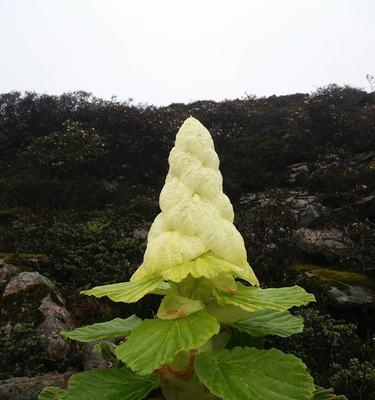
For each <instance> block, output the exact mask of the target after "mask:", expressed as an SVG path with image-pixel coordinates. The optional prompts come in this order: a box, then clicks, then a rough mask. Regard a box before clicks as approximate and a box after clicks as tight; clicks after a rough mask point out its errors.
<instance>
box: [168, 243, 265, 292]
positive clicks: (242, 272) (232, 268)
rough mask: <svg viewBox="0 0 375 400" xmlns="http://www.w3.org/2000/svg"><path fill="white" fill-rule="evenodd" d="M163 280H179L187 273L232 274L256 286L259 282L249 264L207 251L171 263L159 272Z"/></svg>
mask: <svg viewBox="0 0 375 400" xmlns="http://www.w3.org/2000/svg"><path fill="white" fill-rule="evenodd" d="M161 273H162V275H163V278H164V279H165V280H170V281H173V282H181V281H182V280H183V279H185V278H186V277H187V276H188V275H189V274H190V275H191V276H192V277H194V278H202V277H203V278H207V279H212V280H213V279H215V278H218V277H219V276H221V275H225V274H233V275H235V276H237V277H239V278H243V279H245V280H247V281H249V282H250V283H251V284H253V285H255V286H258V285H259V282H258V280H257V278H256V276H255V274H254V272H253V270H252V269H251V267H250V266H249V265H245V266H242V267H239V266H237V265H234V264H232V263H230V262H229V261H226V260H224V259H222V258H220V257H218V256H216V255H215V254H213V253H212V252H210V251H209V252H207V253H205V254H203V255H201V256H199V257H196V258H195V259H194V260H191V261H186V262H184V263H181V264H176V265H173V266H171V267H169V268H166V269H163V271H162V272H161Z"/></svg>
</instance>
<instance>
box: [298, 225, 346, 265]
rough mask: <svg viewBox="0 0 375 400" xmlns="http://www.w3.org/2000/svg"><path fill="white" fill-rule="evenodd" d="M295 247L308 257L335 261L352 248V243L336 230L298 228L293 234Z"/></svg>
mask: <svg viewBox="0 0 375 400" xmlns="http://www.w3.org/2000/svg"><path fill="white" fill-rule="evenodd" d="M295 236H296V245H297V247H298V248H299V249H300V250H302V251H303V252H304V253H306V254H308V255H310V256H318V257H324V258H325V259H327V260H335V259H337V258H339V257H342V256H343V255H344V254H346V252H347V251H348V250H349V249H350V248H352V247H353V242H352V241H351V240H350V239H349V238H348V237H347V236H346V235H345V233H344V232H342V231H341V230H339V229H337V228H330V229H316V230H315V229H309V228H300V229H298V230H297V231H296V232H295Z"/></svg>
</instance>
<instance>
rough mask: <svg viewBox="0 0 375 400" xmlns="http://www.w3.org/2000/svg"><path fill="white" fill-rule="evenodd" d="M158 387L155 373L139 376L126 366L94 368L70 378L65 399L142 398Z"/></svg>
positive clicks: (121, 399) (126, 399)
mask: <svg viewBox="0 0 375 400" xmlns="http://www.w3.org/2000/svg"><path fill="white" fill-rule="evenodd" d="M157 387H159V379H158V378H157V377H156V376H155V375H149V376H139V375H136V374H134V373H133V372H132V371H130V370H129V369H128V368H125V367H124V368H111V369H93V370H91V371H86V372H81V373H79V374H75V375H73V376H72V377H71V378H70V379H69V383H68V389H67V390H66V391H64V397H63V400H141V399H144V398H145V397H146V396H147V394H148V393H150V392H151V391H152V390H153V389H155V388H157Z"/></svg>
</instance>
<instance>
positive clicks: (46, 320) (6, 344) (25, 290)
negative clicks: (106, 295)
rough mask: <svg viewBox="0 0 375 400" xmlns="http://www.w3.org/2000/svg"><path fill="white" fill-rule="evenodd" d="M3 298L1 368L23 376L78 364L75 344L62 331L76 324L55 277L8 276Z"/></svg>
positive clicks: (20, 274) (0, 342) (0, 306)
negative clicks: (59, 291) (61, 334)
mask: <svg viewBox="0 0 375 400" xmlns="http://www.w3.org/2000/svg"><path fill="white" fill-rule="evenodd" d="M0 301H1V304H0V370H2V371H5V373H6V374H7V375H8V376H11V375H15V376H22V375H33V374H37V373H42V372H47V371H51V370H57V371H60V372H61V371H64V370H65V369H66V368H68V367H70V366H71V365H74V364H76V359H77V356H78V355H79V352H77V347H76V345H75V344H73V343H71V342H69V341H66V340H65V339H63V338H62V337H61V336H60V335H59V333H60V331H61V330H67V329H72V328H73V320H72V317H71V315H70V313H69V312H68V311H67V310H66V308H65V306H64V302H63V299H62V298H61V297H60V295H59V293H58V292H57V289H56V286H55V285H54V283H53V282H52V281H50V280H49V279H48V278H46V277H44V276H43V275H40V274H39V273H38V272H21V273H19V274H16V275H15V276H13V277H12V278H11V279H10V280H9V282H8V283H7V285H6V286H5V289H4V291H3V294H2V297H1V299H0Z"/></svg>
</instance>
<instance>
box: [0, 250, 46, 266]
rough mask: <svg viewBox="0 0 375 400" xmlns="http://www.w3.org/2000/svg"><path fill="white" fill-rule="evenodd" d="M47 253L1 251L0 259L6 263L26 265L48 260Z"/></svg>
mask: <svg viewBox="0 0 375 400" xmlns="http://www.w3.org/2000/svg"><path fill="white" fill-rule="evenodd" d="M47 259H48V256H47V254H43V253H0V260H2V261H3V263H6V264H14V265H16V266H20V267H21V266H25V264H26V265H29V264H30V262H31V263H38V262H40V261H44V260H47Z"/></svg>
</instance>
